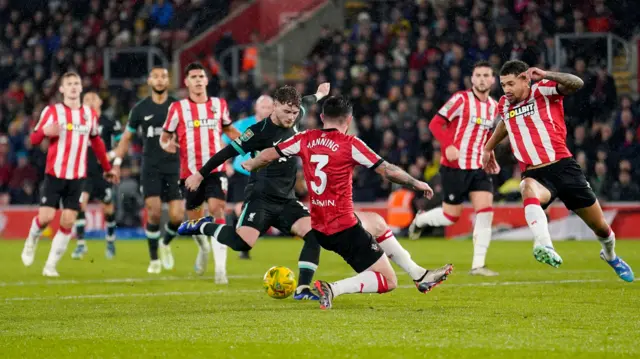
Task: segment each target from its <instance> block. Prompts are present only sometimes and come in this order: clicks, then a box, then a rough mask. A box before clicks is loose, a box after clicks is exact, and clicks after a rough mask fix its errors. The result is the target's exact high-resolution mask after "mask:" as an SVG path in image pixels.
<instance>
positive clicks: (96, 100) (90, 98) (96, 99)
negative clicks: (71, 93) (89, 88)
mask: <svg viewBox="0 0 640 359" xmlns="http://www.w3.org/2000/svg"><path fill="white" fill-rule="evenodd" d="M82 103H83V104H85V105H87V106H89V107H91V109H92V110H94V111H100V108H101V107H102V99H101V98H100V96H98V95H97V94H96V93H95V92H88V93H87V94H85V95H84V97H83V98H82Z"/></svg>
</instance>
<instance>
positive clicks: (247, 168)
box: [240, 159, 254, 172]
mask: <svg viewBox="0 0 640 359" xmlns="http://www.w3.org/2000/svg"><path fill="white" fill-rule="evenodd" d="M240 167H242V168H244V170H245V171H247V172H251V171H253V167H254V163H253V159H250V160H246V161H244V162H242V163H241V164H240Z"/></svg>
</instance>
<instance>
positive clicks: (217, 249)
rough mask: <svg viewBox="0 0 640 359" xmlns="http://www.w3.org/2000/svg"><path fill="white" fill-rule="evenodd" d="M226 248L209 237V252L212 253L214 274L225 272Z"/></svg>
mask: <svg viewBox="0 0 640 359" xmlns="http://www.w3.org/2000/svg"><path fill="white" fill-rule="evenodd" d="M227 248H229V247H227V246H226V245H224V244H222V243H220V242H218V240H217V239H215V238H214V237H211V251H212V252H213V263H214V265H215V270H216V273H226V271H227Z"/></svg>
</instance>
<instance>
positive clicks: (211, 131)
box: [163, 97, 231, 179]
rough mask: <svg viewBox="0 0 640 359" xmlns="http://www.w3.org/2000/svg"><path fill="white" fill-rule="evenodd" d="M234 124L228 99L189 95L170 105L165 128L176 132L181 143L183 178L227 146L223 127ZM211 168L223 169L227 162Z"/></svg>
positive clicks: (181, 175) (194, 171)
mask: <svg viewBox="0 0 640 359" xmlns="http://www.w3.org/2000/svg"><path fill="white" fill-rule="evenodd" d="M229 125H231V117H230V116H229V109H228V107H227V101H225V100H224V99H222V98H218V97H210V98H209V100H207V102H205V103H196V102H193V101H191V100H190V99H184V100H180V101H176V102H174V103H172V104H171V106H169V113H168V115H167V120H166V121H165V123H164V126H163V129H164V130H165V131H167V132H171V133H173V132H175V133H177V135H178V142H179V144H180V178H182V179H185V178H187V177H189V176H190V175H192V174H194V173H196V172H198V170H199V169H200V168H201V167H202V166H203V165H204V164H205V163H206V162H207V161H208V160H209V158H211V157H212V156H213V155H215V154H216V153H217V152H218V151H220V150H221V149H222V148H223V147H224V146H223V143H222V139H221V136H222V128H223V127H226V126H229ZM211 172H224V164H222V165H220V166H218V167H217V168H215V169H214V170H213V171H211Z"/></svg>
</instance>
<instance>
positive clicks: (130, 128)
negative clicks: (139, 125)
mask: <svg viewBox="0 0 640 359" xmlns="http://www.w3.org/2000/svg"><path fill="white" fill-rule="evenodd" d="M127 131H129V132H131V133H136V132H138V131H136V129H135V128H133V127H131V126H129V125H127Z"/></svg>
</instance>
